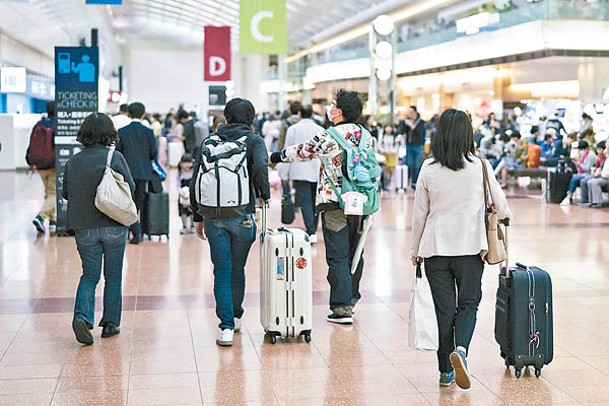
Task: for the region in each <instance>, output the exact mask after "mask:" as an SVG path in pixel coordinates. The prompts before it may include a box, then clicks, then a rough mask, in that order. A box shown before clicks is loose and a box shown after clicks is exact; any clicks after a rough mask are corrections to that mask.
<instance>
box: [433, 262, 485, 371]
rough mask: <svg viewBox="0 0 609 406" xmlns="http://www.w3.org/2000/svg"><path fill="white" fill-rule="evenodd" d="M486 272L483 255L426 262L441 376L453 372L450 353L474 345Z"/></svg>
mask: <svg viewBox="0 0 609 406" xmlns="http://www.w3.org/2000/svg"><path fill="white" fill-rule="evenodd" d="M483 270H484V261H483V260H482V258H481V257H480V255H467V256H459V257H440V256H436V257H431V258H425V275H426V276H427V280H429V287H430V288H431V294H432V296H433V302H434V307H435V308H436V318H437V319H438V330H439V338H440V346H439V349H438V352H437V355H438V367H439V370H440V372H450V371H452V369H453V368H452V366H451V364H450V359H449V357H450V353H451V352H453V351H454V350H455V348H456V347H459V346H461V347H464V348H465V349H468V348H469V344H470V342H471V341H472V336H473V335H474V328H475V327H476V313H477V312H478V304H480V299H482V271H483ZM455 285H456V288H457V289H456V292H455Z"/></svg>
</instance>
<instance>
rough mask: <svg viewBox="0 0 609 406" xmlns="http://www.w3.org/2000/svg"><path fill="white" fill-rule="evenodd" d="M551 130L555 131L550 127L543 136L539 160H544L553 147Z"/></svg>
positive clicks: (549, 154) (548, 156)
mask: <svg viewBox="0 0 609 406" xmlns="http://www.w3.org/2000/svg"><path fill="white" fill-rule="evenodd" d="M552 132H554V133H555V132H556V131H555V130H554V129H553V128H550V129H549V130H548V132H546V135H545V136H544V140H543V142H542V143H541V162H542V163H543V162H546V161H547V160H548V158H550V157H551V156H552V149H553V148H554V143H553V142H552V139H553V138H554V137H553V135H552Z"/></svg>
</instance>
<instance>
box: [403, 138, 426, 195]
mask: <svg viewBox="0 0 609 406" xmlns="http://www.w3.org/2000/svg"><path fill="white" fill-rule="evenodd" d="M423 148H424V145H406V166H408V174H409V175H410V186H411V187H412V188H413V189H414V188H416V186H417V179H419V171H420V170H421V164H422V163H423V151H424V149H423Z"/></svg>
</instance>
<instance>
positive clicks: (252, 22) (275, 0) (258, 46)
mask: <svg viewBox="0 0 609 406" xmlns="http://www.w3.org/2000/svg"><path fill="white" fill-rule="evenodd" d="M239 5H240V11H239V52H240V53H242V54H271V55H279V54H285V53H286V52H287V27H286V0H240V3H239Z"/></svg>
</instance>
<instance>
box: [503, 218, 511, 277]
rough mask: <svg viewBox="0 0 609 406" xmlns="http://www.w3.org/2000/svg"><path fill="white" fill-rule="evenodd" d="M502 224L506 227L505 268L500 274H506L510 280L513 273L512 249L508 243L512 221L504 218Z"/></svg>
mask: <svg viewBox="0 0 609 406" xmlns="http://www.w3.org/2000/svg"><path fill="white" fill-rule="evenodd" d="M500 222H501V223H503V225H504V229H505V232H504V235H505V241H504V243H505V254H506V255H505V266H503V267H502V268H501V270H500V272H501V273H502V274H504V275H505V276H506V277H507V278H510V277H511V276H512V275H511V272H510V247H509V242H508V228H509V227H510V219H509V218H504V219H503V220H501V221H500Z"/></svg>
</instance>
